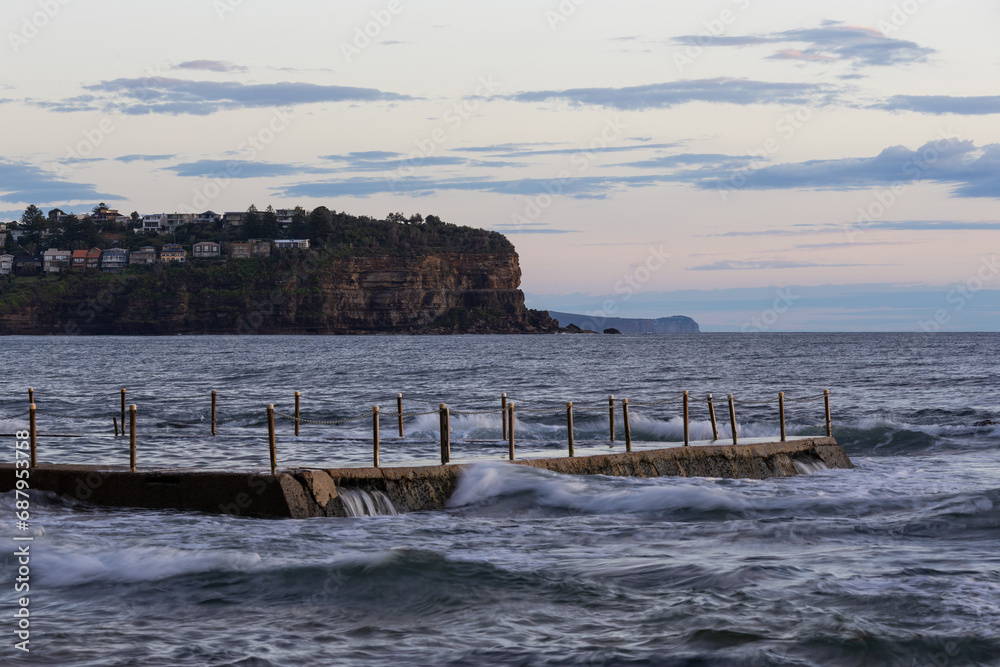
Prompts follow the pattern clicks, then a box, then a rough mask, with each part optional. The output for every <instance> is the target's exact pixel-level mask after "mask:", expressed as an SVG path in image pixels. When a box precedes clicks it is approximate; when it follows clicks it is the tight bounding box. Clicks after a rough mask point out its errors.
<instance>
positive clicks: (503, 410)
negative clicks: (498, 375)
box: [500, 392, 514, 461]
mask: <svg viewBox="0 0 1000 667" xmlns="http://www.w3.org/2000/svg"><path fill="white" fill-rule="evenodd" d="M500 416H501V417H502V418H503V426H502V428H503V437H504V438H506V437H507V392H504V393H502V394H500ZM513 460H514V459H513V458H512V459H511V461H513Z"/></svg>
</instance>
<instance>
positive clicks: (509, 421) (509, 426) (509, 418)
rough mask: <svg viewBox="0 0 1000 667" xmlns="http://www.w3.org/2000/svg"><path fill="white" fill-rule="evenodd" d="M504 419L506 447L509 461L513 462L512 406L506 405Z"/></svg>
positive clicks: (510, 404) (511, 404)
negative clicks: (508, 452)
mask: <svg viewBox="0 0 1000 667" xmlns="http://www.w3.org/2000/svg"><path fill="white" fill-rule="evenodd" d="M504 416H505V417H506V428H507V446H508V448H509V449H510V460H511V461H513V460H514V404H513V403H508V404H507V411H506V412H505V413H504Z"/></svg>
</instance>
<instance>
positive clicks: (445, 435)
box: [440, 403, 451, 465]
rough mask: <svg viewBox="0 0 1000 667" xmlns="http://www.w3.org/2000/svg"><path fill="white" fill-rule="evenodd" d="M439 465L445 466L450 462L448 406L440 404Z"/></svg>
mask: <svg viewBox="0 0 1000 667" xmlns="http://www.w3.org/2000/svg"><path fill="white" fill-rule="evenodd" d="M440 412H441V465H447V463H448V462H449V461H451V420H450V415H449V413H448V405H447V404H445V403H442V404H441V407H440Z"/></svg>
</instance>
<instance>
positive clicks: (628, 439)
mask: <svg viewBox="0 0 1000 667" xmlns="http://www.w3.org/2000/svg"><path fill="white" fill-rule="evenodd" d="M622 419H623V420H624V422H625V451H626V452H631V451H632V427H631V426H630V425H629V423H628V399H627V398H623V399H622Z"/></svg>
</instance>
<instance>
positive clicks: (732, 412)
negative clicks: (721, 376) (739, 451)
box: [729, 394, 740, 445]
mask: <svg viewBox="0 0 1000 667" xmlns="http://www.w3.org/2000/svg"><path fill="white" fill-rule="evenodd" d="M729 426H730V427H731V428H732V429H733V444H734V445H738V444H740V443H739V439H738V438H739V436H738V435H737V434H736V401H735V399H734V398H733V395H732V394H730V395H729Z"/></svg>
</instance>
